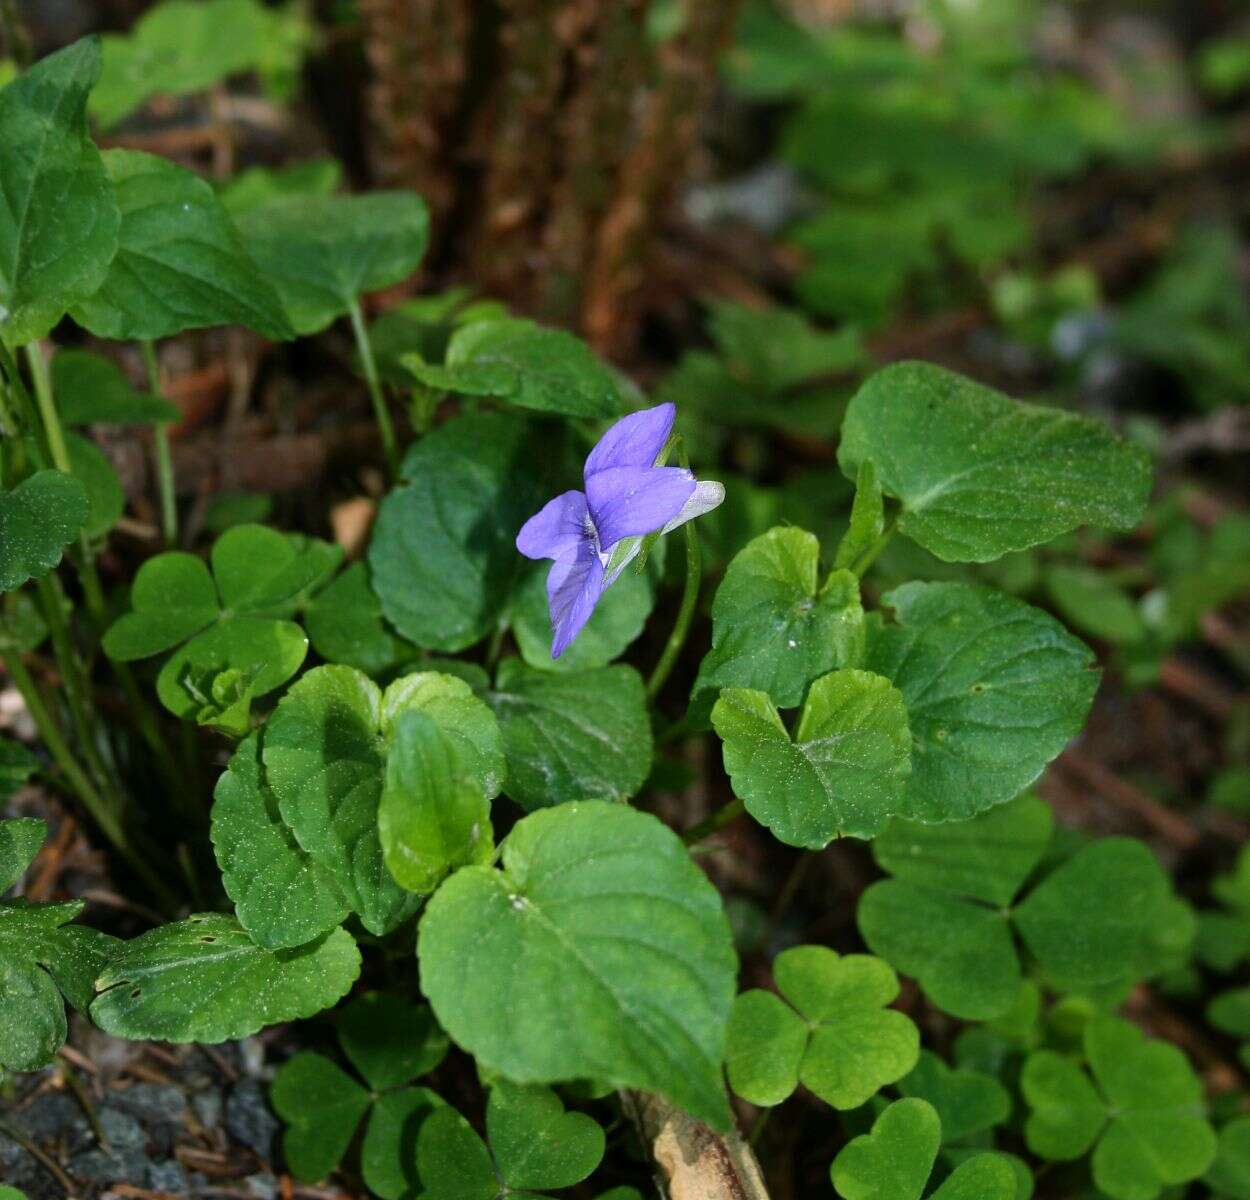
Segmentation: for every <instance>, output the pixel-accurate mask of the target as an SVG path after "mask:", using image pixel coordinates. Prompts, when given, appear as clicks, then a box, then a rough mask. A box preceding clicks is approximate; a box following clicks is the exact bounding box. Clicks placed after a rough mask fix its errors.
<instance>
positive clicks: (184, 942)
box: [91, 913, 360, 1043]
mask: <svg viewBox="0 0 1250 1200" xmlns="http://www.w3.org/2000/svg"><path fill="white" fill-rule="evenodd" d="M359 973H360V951H359V950H358V949H357V948H356V943H355V941H354V939H353V938H352V936H351V935H350V934H349V933H348V932H347V931H346V930H345V929H335V930H333V931H332V932H330V933H329V934H326V935H323V936H322V937H320V938H317V939H316V940H315V941H312V942H309V943H307V944H306V945H303V946H296V947H292V948H290V949H285V950H266V949H265V948H264V947H263V946H260V945H258V944H257V943H256V942H255V941H253V940H252V938H251V936H250V935H249V934H248V932H247V930H245V929H244V928H243V927H242V926H241V925H240V924H239V923H238V921H236V920H235V919H234V918H233V917H227V916H224V915H223V914H220V913H201V914H198V915H196V916H192V917H188V918H187V919H186V920H185V921H178V922H175V923H174V924H172V925H161V926H158V927H157V928H156V929H153V930H150V931H149V932H148V933H144V934H141V935H140V936H139V937H137V938H134V939H132V940H131V941H129V942H125V943H123V944H122V946H121V947H120V948H119V949H118V951H117V953H116V954H115V955H114V957H113V959H112V961H111V962H110V963H109V964H108V966H107V967H106V968H105V970H104V971H103V972H102V973H101V974H100V976H99V978H98V979H97V981H96V990H97V992H98V994H97V996H96V998H95V1000H94V1001H93V1002H92V1005H91V1019H92V1020H93V1021H94V1022H95V1023H96V1024H97V1025H98V1026H99V1027H100V1028H101V1029H103V1030H104V1031H105V1033H111V1034H112V1035H113V1036H114V1037H124V1038H133V1039H139V1040H157V1041H166V1042H206V1043H213V1042H225V1041H230V1040H232V1039H235V1038H244V1037H250V1036H251V1035H252V1034H253V1033H256V1032H257V1031H258V1030H260V1029H263V1028H264V1027H265V1026H266V1025H275V1024H278V1023H279V1022H282V1021H294V1020H296V1019H297V1018H299V1017H311V1016H312V1015H313V1014H314V1013H318V1012H320V1011H321V1010H322V1009H324V1008H329V1007H330V1006H331V1005H333V1004H334V1003H335V1002H336V1001H338V1000H339V999H341V998H342V997H343V996H344V995H346V994H347V992H348V990H349V989H350V988H351V986H352V984H353V983H354V982H355V981H356V976H357V975H358V974H359Z"/></svg>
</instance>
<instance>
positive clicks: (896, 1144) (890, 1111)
mask: <svg viewBox="0 0 1250 1200" xmlns="http://www.w3.org/2000/svg"><path fill="white" fill-rule="evenodd" d="M941 1140H942V1125H941V1122H940V1121H939V1120H938V1115H937V1113H936V1112H935V1111H934V1110H933V1106H932V1105H930V1104H926V1103H925V1102H924V1101H923V1100H896V1101H895V1102H894V1103H893V1104H891V1105H890V1106H889V1108H887V1109H886V1110H885V1111H884V1112H883V1113H882V1114H881V1115H880V1116H879V1117H878V1118H877V1119H876V1121H875V1122H873V1126H872V1132H871V1133H865V1134H861V1135H860V1136H859V1137H857V1138H852V1139H851V1141H849V1142H847V1144H846V1145H845V1146H843V1147H842V1149H841V1151H839V1153H838V1157H837V1158H835V1159H834V1160H833V1167H832V1168H831V1170H830V1175H831V1176H832V1179H833V1186H834V1188H835V1189H836V1190H837V1193H838V1195H839V1196H841V1197H843V1200H920V1194H921V1193H922V1192H923V1191H924V1185H925V1183H926V1182H927V1181H928V1178H929V1172H930V1171H932V1170H933V1163H934V1161H935V1160H936V1159H937V1152H938V1146H939V1144H940V1143H941Z"/></svg>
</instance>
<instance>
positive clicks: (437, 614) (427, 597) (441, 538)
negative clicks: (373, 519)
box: [369, 413, 549, 653]
mask: <svg viewBox="0 0 1250 1200" xmlns="http://www.w3.org/2000/svg"><path fill="white" fill-rule="evenodd" d="M536 437H537V435H536V434H535V432H534V431H533V430H532V429H531V428H530V427H529V426H527V425H526V424H525V423H524V422H523V421H520V420H518V419H517V418H515V417H511V416H507V415H504V414H502V413H474V414H469V415H467V416H463V417H459V418H457V419H455V420H453V421H448V422H447V424H445V425H442V426H440V427H439V428H438V429H436V430H435V431H434V432H433V433H431V434H429V435H428V436H426V437H424V438H422V439H421V440H420V441H419V442H417V443H416V444H415V445H414V446H413V447H412V449H411V450H409V452H408V454H407V457H406V458H405V459H404V466H403V474H404V478H405V479H407V480H409V481H410V482H408V483H405V484H402V485H401V486H399V487H397V488H395V489H394V490H393V491H392V492H391V493H390V495H388V496H387V497H386V499H385V500H384V501H383V502H382V505H381V508H380V509H379V511H378V519H377V523H376V525H375V526H374V533H373V541H372V543H371V544H370V547H369V566H370V569H371V571H372V574H373V587H374V590H375V591H376V592H377V594H378V598H379V599H380V600H381V601H382V610H383V612H384V613H385V614H386V617H387V619H388V620H389V621H390V622H391V624H392V625H394V626H395V628H396V629H397V630H398V631H399V632H400V634H402V635H403V636H404V637H405V638H407V639H408V640H409V641H411V642H414V643H415V644H416V645H418V646H424V647H428V648H429V649H432V650H439V651H443V652H445V653H455V652H458V651H460V650H464V649H467V648H468V647H469V646H472V645H473V644H474V643H475V642H478V641H480V640H481V639H482V638H484V637H485V636H486V635H487V634H488V633H489V632H490V631H491V630H492V629H493V628H494V627H495V626H496V624H497V622H498V620H499V617H500V614H501V613H502V612H503V610H504V607H505V605H506V604H507V601H508V594H509V591H510V590H511V588H512V585H513V582H514V580H515V579H516V578H517V575H518V573H519V571H520V570H521V569H522V565H523V564H524V562H525V560H524V559H523V558H522V557H521V555H519V554H518V553H517V550H516V544H515V539H516V535H517V531H518V530H519V529H520V528H521V525H522V524H523V523H524V521H525V519H526V518H527V517H529V516H530V515H531V514H532V513H533V512H535V511H536V510H537V509H538V508H539V506H540V505H541V504H542V502H543V500H544V499H545V498H546V497H545V495H544V485H543V483H542V479H541V474H540V471H539V469H538V467H537V466H536V464H537V463H541V462H543V461H544V457H543V456H544V454H548V453H549V450H547V449H540V448H539V445H538V442H537V440H536Z"/></svg>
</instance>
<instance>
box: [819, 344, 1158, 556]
mask: <svg viewBox="0 0 1250 1200" xmlns="http://www.w3.org/2000/svg"><path fill="white" fill-rule="evenodd" d="M866 459H867V460H871V462H872V463H873V465H874V466H875V467H876V469H877V477H878V479H879V480H880V481H881V487H882V489H883V490H884V491H885V493H886V494H887V495H890V496H894V497H897V499H899V500H900V501H901V502H902V506H903V507H902V513H901V514H900V516H899V524H898V527H899V530H900V532H902V533H905V534H907V535H908V537H911V538H914V539H915V540H916V541H917V542H919V543H920V544H921V545H922V546H923V547H924V548H925V549H926V550H929V551H931V552H932V553H934V554H936V555H937V556H938V557H939V558H942V559H945V560H946V561H947V562H989V561H990V560H992V559H995V558H999V557H1001V556H1002V555H1004V554H1006V553H1007V552H1008V551H1011V550H1024V549H1026V548H1028V547H1029V546H1037V545H1040V544H1041V543H1043V542H1048V541H1050V540H1051V539H1052V538H1055V537H1058V536H1059V535H1060V534H1062V533H1067V532H1069V531H1070V530H1072V529H1075V528H1076V527H1077V526H1079V525H1086V524H1088V525H1097V526H1100V527H1105V528H1111V529H1131V528H1132V527H1133V526H1134V525H1136V524H1137V522H1138V521H1140V520H1141V518H1142V514H1143V512H1144V510H1145V505H1146V501H1147V499H1148V497H1149V494H1150V484H1151V465H1150V459H1149V457H1148V456H1147V455H1146V453H1145V452H1144V451H1142V450H1140V449H1139V448H1137V447H1136V446H1132V445H1129V444H1127V443H1125V442H1121V441H1119V440H1118V439H1117V438H1115V437H1114V436H1113V435H1112V434H1111V432H1110V431H1109V430H1108V429H1107V428H1106V426H1104V425H1103V424H1101V423H1100V422H1098V421H1092V420H1089V419H1088V418H1086V417H1080V416H1076V415H1074V414H1072V413H1066V412H1062V411H1060V410H1059V409H1053V408H1043V407H1039V406H1037V405H1032V404H1022V403H1019V402H1017V401H1015V400H1012V399H1011V398H1010V397H1008V396H1004V395H1003V394H1002V393H1001V392H996V391H994V390H993V389H992V388H987V387H983V386H982V385H981V384H978V383H974V382H973V381H972V380H970V379H965V378H964V377H962V376H960V375H956V374H955V373H954V372H951V371H947V370H944V369H943V368H941V367H936V366H933V365H931V364H929V363H895V364H893V365H891V366H888V367H885V368H884V369H883V370H880V371H878V372H877V373H876V374H875V375H873V376H872V378H870V379H869V380H868V382H867V383H865V384H864V385H863V387H861V388H860V390H859V391H858V392H857V393H856V395H855V396H854V398H853V399H852V400H851V403H850V406H849V407H848V409H847V412H846V418H845V420H844V421H843V424H842V443H841V446H840V447H839V449H838V462H839V464H840V465H841V467H842V469H843V471H845V472H846V474H847V475H848V476H850V477H852V478H853V477H854V475H855V473H856V471H857V469H858V467H859V464H860V463H861V462H863V461H865V460H866Z"/></svg>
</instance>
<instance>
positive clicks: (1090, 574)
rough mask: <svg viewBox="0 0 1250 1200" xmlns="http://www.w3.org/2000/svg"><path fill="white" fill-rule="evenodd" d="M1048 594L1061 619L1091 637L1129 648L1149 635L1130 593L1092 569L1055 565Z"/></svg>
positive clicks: (1049, 570) (1049, 578) (1048, 571)
mask: <svg viewBox="0 0 1250 1200" xmlns="http://www.w3.org/2000/svg"><path fill="white" fill-rule="evenodd" d="M1046 591H1047V593H1048V594H1049V596H1050V599H1051V601H1052V602H1053V604H1054V606H1055V608H1056V609H1057V610H1058V612H1059V615H1060V616H1061V617H1063V619H1064V620H1065V621H1067V622H1068V624H1070V625H1074V626H1075V627H1076V628H1077V629H1079V630H1080V631H1081V632H1082V633H1087V634H1089V636H1090V637H1096V638H1103V639H1104V640H1106V641H1108V642H1112V643H1114V644H1116V645H1121V646H1127V645H1132V644H1133V643H1134V642H1140V641H1141V640H1142V639H1143V638H1144V637H1145V636H1146V634H1147V632H1148V630H1147V626H1146V620H1145V618H1144V617H1143V616H1142V614H1141V611H1140V610H1139V609H1138V607H1137V605H1136V604H1134V603H1133V600H1132V598H1131V597H1130V596H1129V595H1128V593H1127V592H1125V591H1124V589H1123V588H1122V587H1120V586H1119V585H1118V584H1117V583H1115V582H1114V581H1113V580H1111V579H1108V578H1107V576H1106V575H1104V574H1103V573H1102V572H1101V571H1098V570H1095V569H1094V568H1093V567H1085V566H1074V565H1072V564H1070V563H1056V564H1055V565H1054V566H1052V567H1050V568H1049V569H1048V570H1047V572H1046Z"/></svg>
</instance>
